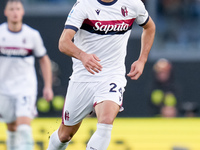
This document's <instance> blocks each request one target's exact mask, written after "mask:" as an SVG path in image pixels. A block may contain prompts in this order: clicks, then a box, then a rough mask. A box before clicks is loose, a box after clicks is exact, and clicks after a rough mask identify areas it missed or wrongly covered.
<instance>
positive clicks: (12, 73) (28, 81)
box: [0, 0, 53, 150]
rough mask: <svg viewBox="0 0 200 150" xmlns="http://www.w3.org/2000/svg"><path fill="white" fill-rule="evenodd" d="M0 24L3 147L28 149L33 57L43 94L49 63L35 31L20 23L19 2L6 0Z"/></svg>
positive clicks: (49, 94) (48, 95)
mask: <svg viewBox="0 0 200 150" xmlns="http://www.w3.org/2000/svg"><path fill="white" fill-rule="evenodd" d="M4 15H5V16H6V17H7V22H5V23H3V24H1V25H0V117H1V119H2V120H3V121H4V122H5V123H6V124H7V129H8V131H7V135H8V139H7V149H8V150H16V149H17V150H32V149H33V138H32V131H31V126H30V124H31V120H32V119H33V118H34V116H35V115H36V114H37V111H36V108H35V102H36V96H37V79H36V73H35V68H34V61H35V60H34V57H37V58H39V63H40V67H41V70H42V73H43V79H44V88H43V97H44V98H45V99H46V100H47V101H50V100H51V99H52V98H53V91H52V73H51V63H50V59H49V57H48V55H47V54H46V49H45V47H44V45H43V41H42V39H41V36H40V34H39V32H38V31H37V30H35V29H33V28H31V27H29V26H28V25H26V24H23V23H22V19H23V16H24V8H23V4H22V2H21V1H20V0H8V1H7V2H6V6H5V10H4Z"/></svg>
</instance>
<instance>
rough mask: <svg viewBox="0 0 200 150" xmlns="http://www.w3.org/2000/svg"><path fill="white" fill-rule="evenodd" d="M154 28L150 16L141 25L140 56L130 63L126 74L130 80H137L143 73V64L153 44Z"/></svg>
mask: <svg viewBox="0 0 200 150" xmlns="http://www.w3.org/2000/svg"><path fill="white" fill-rule="evenodd" d="M155 30H156V27H155V24H154V22H153V20H152V19H151V17H149V21H148V22H147V24H146V25H144V26H143V33H142V37H141V52H140V56H139V58H138V60H137V61H135V62H134V63H133V64H132V65H131V70H130V72H129V73H128V74H127V76H129V77H130V78H131V79H132V80H137V79H138V78H139V77H140V76H141V75H142V73H143V70H144V66H145V64H146V62H147V59H148V55H149V52H150V50H151V47H152V45H153V41H154V36H155Z"/></svg>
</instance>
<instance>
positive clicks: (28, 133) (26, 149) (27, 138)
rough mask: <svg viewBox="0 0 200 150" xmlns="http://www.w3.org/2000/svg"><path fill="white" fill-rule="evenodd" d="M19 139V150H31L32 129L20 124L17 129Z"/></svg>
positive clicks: (32, 143)
mask: <svg viewBox="0 0 200 150" xmlns="http://www.w3.org/2000/svg"><path fill="white" fill-rule="evenodd" d="M17 131H18V133H19V138H20V148H19V149H20V150H33V146H34V142H33V138H32V129H31V127H30V126H29V125H26V124H22V125H19V126H18V127H17Z"/></svg>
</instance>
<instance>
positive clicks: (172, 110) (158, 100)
mask: <svg viewBox="0 0 200 150" xmlns="http://www.w3.org/2000/svg"><path fill="white" fill-rule="evenodd" d="M153 73H154V74H153V75H154V78H153V79H154V80H153V82H152V83H151V93H150V99H151V105H152V108H153V114H154V116H161V117H176V116H177V113H178V109H177V100H178V98H177V94H178V87H177V85H176V83H175V82H174V76H173V69H172V64H171V62H169V61H168V60H167V59H165V58H161V59H159V60H158V61H157V62H156V63H155V64H154V66H153Z"/></svg>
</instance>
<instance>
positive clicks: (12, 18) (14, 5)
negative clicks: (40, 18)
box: [4, 2, 24, 23]
mask: <svg viewBox="0 0 200 150" xmlns="http://www.w3.org/2000/svg"><path fill="white" fill-rule="evenodd" d="M4 14H5V16H6V17H7V21H8V22H11V23H18V22H22V19H23V16H24V8H23V5H22V3H21V2H8V3H7V5H6V8H5V11H4Z"/></svg>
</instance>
